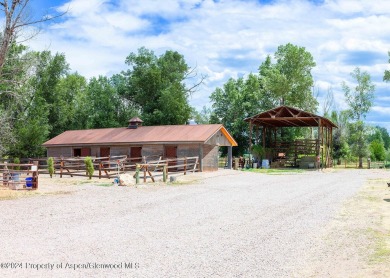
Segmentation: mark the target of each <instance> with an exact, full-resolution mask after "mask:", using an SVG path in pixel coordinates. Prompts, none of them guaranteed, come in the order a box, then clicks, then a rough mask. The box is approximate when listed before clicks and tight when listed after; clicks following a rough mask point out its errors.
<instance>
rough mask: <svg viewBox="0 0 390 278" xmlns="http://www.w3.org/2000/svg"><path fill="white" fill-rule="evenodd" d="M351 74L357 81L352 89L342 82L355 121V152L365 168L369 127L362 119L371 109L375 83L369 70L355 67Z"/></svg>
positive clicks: (353, 145)
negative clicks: (362, 70) (364, 70)
mask: <svg viewBox="0 0 390 278" xmlns="http://www.w3.org/2000/svg"><path fill="white" fill-rule="evenodd" d="M351 76H352V78H353V79H355V81H356V83H357V84H356V86H355V87H354V88H353V89H351V88H350V87H349V86H348V85H347V83H346V82H343V83H342V89H343V91H344V94H345V98H346V102H347V104H348V106H349V110H348V113H349V116H350V118H351V119H352V120H353V121H354V122H353V123H352V124H351V126H350V128H351V137H350V139H351V144H352V151H353V153H354V154H355V155H356V156H357V157H359V168H363V157H364V156H365V155H367V148H368V143H367V136H368V132H367V128H366V126H365V124H364V122H363V121H362V119H364V118H365V117H366V115H367V113H368V112H369V111H370V109H371V107H372V105H373V101H374V91H375V85H374V84H372V82H371V77H370V75H369V74H368V73H367V72H361V71H360V68H358V67H357V68H355V70H354V71H353V72H352V73H351Z"/></svg>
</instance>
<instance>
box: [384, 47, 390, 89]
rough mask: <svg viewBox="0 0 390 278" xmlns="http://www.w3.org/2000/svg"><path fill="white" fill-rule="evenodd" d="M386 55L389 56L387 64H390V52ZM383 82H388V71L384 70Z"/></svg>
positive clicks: (389, 72) (389, 79)
mask: <svg viewBox="0 0 390 278" xmlns="http://www.w3.org/2000/svg"><path fill="white" fill-rule="evenodd" d="M388 54H389V63H390V51H389V52H388ZM383 81H386V82H390V70H385V74H384V76H383Z"/></svg>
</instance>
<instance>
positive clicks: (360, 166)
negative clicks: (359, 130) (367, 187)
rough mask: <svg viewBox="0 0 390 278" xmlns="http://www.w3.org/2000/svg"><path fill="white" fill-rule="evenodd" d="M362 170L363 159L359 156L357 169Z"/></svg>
mask: <svg viewBox="0 0 390 278" xmlns="http://www.w3.org/2000/svg"><path fill="white" fill-rule="evenodd" d="M362 168H363V157H362V156H359V169H362Z"/></svg>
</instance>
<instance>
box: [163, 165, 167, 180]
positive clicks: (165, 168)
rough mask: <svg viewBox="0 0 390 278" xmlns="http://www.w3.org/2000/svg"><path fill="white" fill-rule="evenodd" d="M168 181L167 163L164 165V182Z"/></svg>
mask: <svg viewBox="0 0 390 278" xmlns="http://www.w3.org/2000/svg"><path fill="white" fill-rule="evenodd" d="M166 181H167V164H164V166H163V182H166Z"/></svg>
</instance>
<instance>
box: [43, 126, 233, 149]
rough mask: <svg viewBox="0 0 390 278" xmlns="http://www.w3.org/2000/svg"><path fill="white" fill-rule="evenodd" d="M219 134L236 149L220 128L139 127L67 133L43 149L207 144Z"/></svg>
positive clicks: (52, 140) (228, 136)
mask: <svg viewBox="0 0 390 278" xmlns="http://www.w3.org/2000/svg"><path fill="white" fill-rule="evenodd" d="M220 130H221V131H222V133H223V134H224V136H225V137H226V138H227V140H228V141H229V142H230V144H231V145H232V146H237V143H236V141H235V140H234V139H233V137H232V136H231V135H230V134H229V133H228V131H227V130H226V129H225V127H224V126H223V125H221V124H209V125H165V126H140V127H138V128H136V129H128V128H125V127H121V128H103V129H86V130H68V131H65V132H63V133H61V134H60V135H58V136H56V137H54V138H53V139H50V140H49V141H47V142H46V143H44V144H43V146H45V147H49V146H69V145H72V146H74V145H83V144H92V145H102V144H107V145H111V144H129V143H130V144H159V143H172V144H173V143H205V142H206V141H207V140H208V139H210V138H211V137H212V136H213V135H214V134H215V133H216V132H218V131H220Z"/></svg>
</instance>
